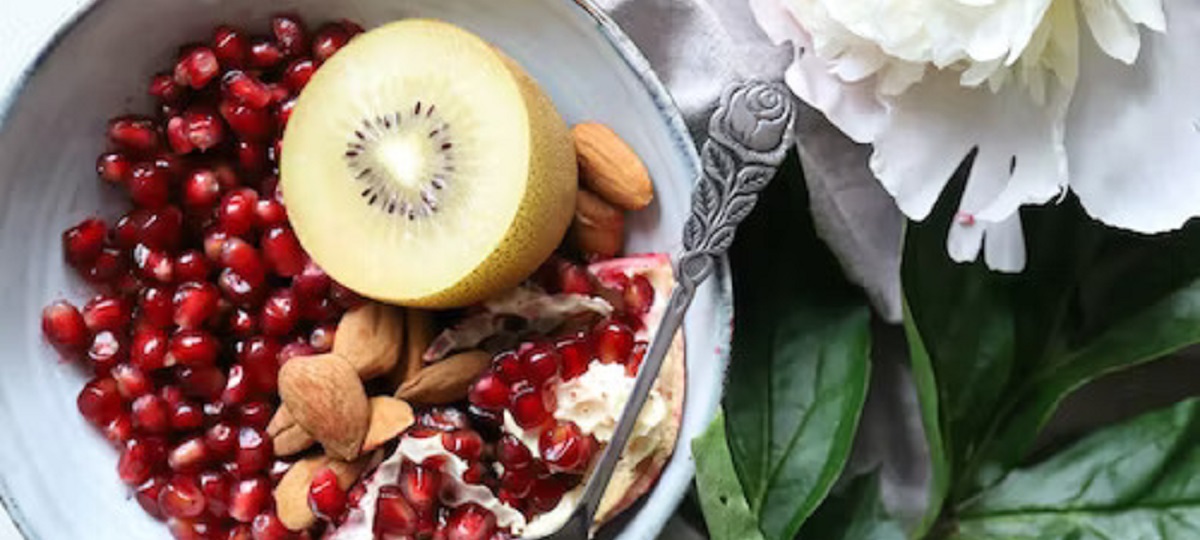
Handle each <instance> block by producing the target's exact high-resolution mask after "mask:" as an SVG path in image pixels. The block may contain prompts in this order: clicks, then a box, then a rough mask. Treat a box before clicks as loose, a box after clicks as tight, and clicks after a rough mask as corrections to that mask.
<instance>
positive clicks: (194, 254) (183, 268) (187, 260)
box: [175, 249, 221, 298]
mask: <svg viewBox="0 0 1200 540" xmlns="http://www.w3.org/2000/svg"><path fill="white" fill-rule="evenodd" d="M211 274H212V264H210V263H209V262H208V259H207V258H205V257H204V254H203V253H200V252H199V251H197V250H194V249H190V250H188V251H185V252H183V253H180V254H179V256H177V257H175V279H178V280H179V281H181V282H188V281H208V278H209V276H210V275H211ZM209 286H210V287H212V285H211V284H209ZM212 291H213V293H214V294H216V295H217V297H218V298H219V297H220V294H221V293H220V291H217V289H216V287H212Z"/></svg>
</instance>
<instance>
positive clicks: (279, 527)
mask: <svg viewBox="0 0 1200 540" xmlns="http://www.w3.org/2000/svg"><path fill="white" fill-rule="evenodd" d="M250 529H251V531H252V532H253V534H254V540H288V539H290V538H295V537H296V535H295V534H294V533H293V532H292V531H289V530H288V528H287V527H285V526H283V522H281V521H279V516H277V515H275V511H273V510H272V511H268V512H263V513H261V514H259V515H257V516H254V522H253V523H252V524H251V525H250Z"/></svg>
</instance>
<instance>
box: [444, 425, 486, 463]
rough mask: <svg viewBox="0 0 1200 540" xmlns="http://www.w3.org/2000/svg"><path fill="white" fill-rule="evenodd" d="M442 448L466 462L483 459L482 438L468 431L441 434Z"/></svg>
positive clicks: (461, 430)
mask: <svg viewBox="0 0 1200 540" xmlns="http://www.w3.org/2000/svg"><path fill="white" fill-rule="evenodd" d="M442 448H445V449H446V450H447V451H448V452H450V453H451V454H454V455H456V456H458V457H460V458H463V459H465V460H467V461H479V460H480V459H482V458H483V437H480V436H479V434H478V433H476V432H474V431H472V430H469V429H460V430H458V431H452V432H449V433H443V434H442Z"/></svg>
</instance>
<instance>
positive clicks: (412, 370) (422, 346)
mask: <svg viewBox="0 0 1200 540" xmlns="http://www.w3.org/2000/svg"><path fill="white" fill-rule="evenodd" d="M435 337H437V327H436V326H435V325H434V322H433V313H431V312H429V311H425V310H420V309H409V310H408V311H407V313H406V314H405V317H404V353H403V354H402V356H401V357H400V362H399V363H398V364H397V365H396V367H395V369H393V370H392V375H391V381H392V384H393V388H398V387H400V386H401V385H403V384H404V383H405V382H407V381H410V380H412V378H413V377H416V376H417V372H419V371H421V368H424V367H425V358H424V356H425V350H426V349H428V348H429V344H430V343H433V338H435Z"/></svg>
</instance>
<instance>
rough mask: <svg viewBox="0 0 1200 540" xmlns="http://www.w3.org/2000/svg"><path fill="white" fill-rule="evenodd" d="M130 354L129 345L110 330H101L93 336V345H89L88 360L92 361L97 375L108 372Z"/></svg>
mask: <svg viewBox="0 0 1200 540" xmlns="http://www.w3.org/2000/svg"><path fill="white" fill-rule="evenodd" d="M127 355H128V348H127V346H126V345H125V344H124V343H122V342H121V340H120V339H119V338H117V336H116V334H113V333H112V332H110V331H108V330H101V331H100V332H97V333H96V335H95V336H93V337H92V346H91V347H88V353H87V356H88V360H89V361H90V362H91V363H92V371H93V372H94V373H96V374H97V375H103V374H105V373H108V372H109V370H111V369H112V368H113V367H115V366H116V365H117V364H118V363H120V362H122V361H124V360H125V358H126V356H127Z"/></svg>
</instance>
